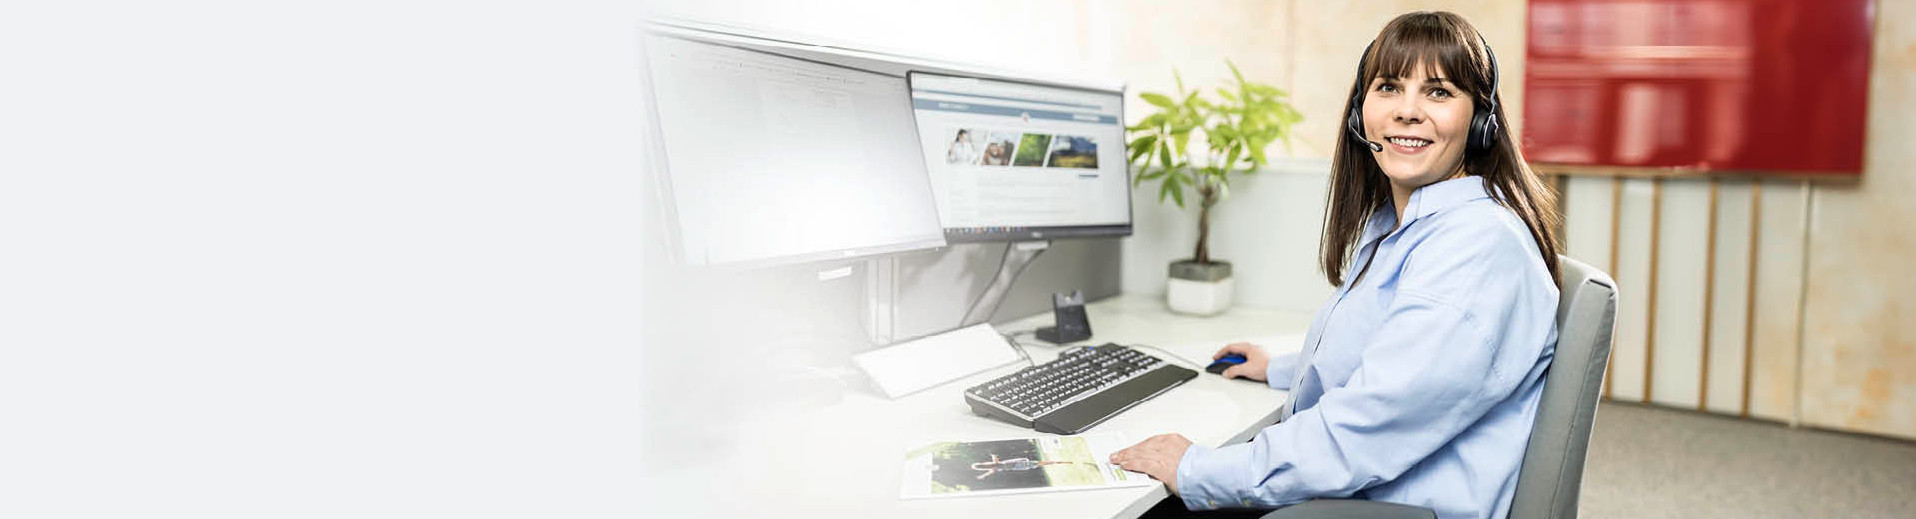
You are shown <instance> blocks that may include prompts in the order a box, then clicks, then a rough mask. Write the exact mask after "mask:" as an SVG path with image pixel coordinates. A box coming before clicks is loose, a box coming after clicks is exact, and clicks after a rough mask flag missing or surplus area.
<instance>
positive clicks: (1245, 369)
mask: <svg viewBox="0 0 1916 519" xmlns="http://www.w3.org/2000/svg"><path fill="white" fill-rule="evenodd" d="M1252 374H1257V370H1254V369H1251V367H1250V366H1246V365H1243V364H1238V365H1236V366H1231V367H1229V368H1224V378H1259V379H1261V378H1263V377H1252V376H1251V375H1252Z"/></svg>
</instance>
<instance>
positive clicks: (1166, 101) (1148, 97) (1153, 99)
mask: <svg viewBox="0 0 1916 519" xmlns="http://www.w3.org/2000/svg"><path fill="white" fill-rule="evenodd" d="M1138 97H1141V98H1144V102H1147V103H1151V104H1154V105H1158V106H1159V107H1162V108H1177V103H1175V102H1172V101H1171V98H1169V97H1165V95H1164V94H1159V93H1156V92H1145V93H1142V94H1138Z"/></svg>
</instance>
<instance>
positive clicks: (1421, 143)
mask: <svg viewBox="0 0 1916 519" xmlns="http://www.w3.org/2000/svg"><path fill="white" fill-rule="evenodd" d="M1390 142H1391V143H1393V144H1396V145H1398V146H1405V147H1410V148H1422V147H1425V146H1429V145H1430V141H1427V140H1423V139H1412V138H1408V137H1392V138H1391V139H1390Z"/></svg>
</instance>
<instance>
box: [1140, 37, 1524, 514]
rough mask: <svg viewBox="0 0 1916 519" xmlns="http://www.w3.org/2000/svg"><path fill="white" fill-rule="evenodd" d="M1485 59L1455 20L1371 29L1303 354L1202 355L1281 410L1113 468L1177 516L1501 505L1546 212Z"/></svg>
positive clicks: (1157, 443) (1157, 447)
mask: <svg viewBox="0 0 1916 519" xmlns="http://www.w3.org/2000/svg"><path fill="white" fill-rule="evenodd" d="M1495 60H1496V58H1495V56H1494V55H1493V54H1491V52H1490V49H1489V47H1488V46H1487V45H1485V44H1484V43H1483V38H1482V36H1481V35H1479V34H1478V33H1477V31H1476V29H1474V28H1472V27H1471V26H1470V24H1469V23H1467V22H1465V21H1464V20H1463V19H1462V18H1461V17H1458V16H1457V15H1454V14H1450V13H1442V12H1438V13H1412V14H1407V15H1403V16H1400V17H1398V18H1397V19H1395V20H1392V21H1391V22H1390V24H1388V25H1386V26H1385V27H1384V30H1383V31H1382V32H1381V33H1380V34H1379V35H1378V36H1377V38H1376V39H1375V40H1374V41H1373V42H1372V43H1371V46H1370V47H1369V48H1367V49H1366V50H1365V53H1364V56H1363V59H1362V61H1361V62H1360V63H1359V66H1358V73H1357V80H1356V81H1355V82H1354V83H1353V84H1352V86H1351V101H1350V104H1349V105H1348V106H1347V109H1346V113H1347V114H1348V117H1349V119H1350V120H1349V121H1347V128H1346V135H1345V137H1344V138H1343V139H1341V140H1340V142H1339V144H1338V145H1337V148H1336V151H1335V154H1336V157H1335V159H1334V160H1333V161H1332V163H1331V182H1330V183H1331V186H1330V193H1329V195H1328V196H1327V199H1328V204H1327V208H1326V210H1325V225H1324V236H1323V243H1322V245H1321V251H1320V252H1321V256H1322V258H1321V260H1322V267H1323V269H1324V272H1325V275H1326V277H1328V278H1329V279H1330V282H1331V284H1332V285H1334V286H1336V287H1337V290H1336V292H1335V294H1333V295H1332V296H1331V299H1330V301H1329V302H1328V303H1326V304H1325V306H1324V307H1323V308H1322V309H1320V310H1319V311H1318V313H1317V318H1316V319H1315V320H1314V321H1313V323H1312V325H1311V329H1310V333H1309V334H1308V335H1307V336H1306V338H1305V343H1304V346H1303V351H1301V352H1299V353H1297V354H1294V355H1287V356H1284V357H1279V358H1271V357H1270V356H1269V355H1268V354H1267V353H1265V351H1264V349H1263V348H1261V347H1258V346H1255V345H1250V344H1245V343H1237V344H1231V345H1229V346H1225V347H1224V349H1222V350H1220V351H1218V352H1217V355H1216V356H1217V357H1223V356H1224V355H1227V354H1231V353H1237V354H1242V355H1244V356H1245V357H1246V358H1247V359H1248V360H1247V361H1246V362H1245V363H1243V364H1240V365H1238V366H1236V367H1233V368H1231V369H1230V370H1229V371H1226V372H1225V373H1224V375H1225V376H1226V377H1245V378H1250V379H1255V380H1266V381H1268V383H1269V384H1270V386H1271V387H1272V388H1275V389H1288V390H1290V391H1291V395H1290V396H1291V399H1290V402H1289V403H1288V404H1286V406H1285V408H1284V409H1283V410H1281V411H1280V412H1279V416H1280V417H1282V419H1281V421H1280V422H1279V423H1277V424H1276V425H1272V426H1270V427H1267V428H1265V429H1264V430H1263V431H1262V432H1260V433H1259V434H1258V435H1257V437H1256V439H1255V440H1254V441H1252V442H1250V443H1246V444H1240V445H1232V446H1227V447H1222V448H1217V449H1212V448H1208V447H1204V446H1197V445H1192V444H1191V442H1190V440H1187V439H1185V438H1184V437H1183V436H1180V435H1175V434H1170V435H1160V436H1156V437H1153V438H1151V439H1149V440H1146V441H1144V442H1141V443H1139V444H1138V445H1135V446H1132V447H1130V448H1127V449H1125V450H1123V451H1119V452H1117V453H1115V454H1113V455H1112V462H1114V463H1118V464H1120V465H1122V466H1123V467H1124V468H1126V469H1130V470H1134V471H1139V472H1144V473H1146V474H1149V475H1150V476H1152V477H1154V478H1157V479H1158V480H1160V481H1163V482H1165V483H1166V485H1168V486H1170V487H1171V490H1172V492H1175V493H1177V494H1178V495H1179V497H1180V498H1181V499H1182V501H1183V504H1184V505H1185V507H1187V508H1189V509H1192V510H1205V509H1215V508H1273V507H1279V506H1283V505H1289V504H1293V503H1298V502H1302V501H1306V500H1310V499H1315V498H1349V497H1355V498H1362V499H1373V500H1380V501H1392V502H1398V503H1405V504H1410V505H1416V506H1422V507H1428V508H1431V509H1434V510H1436V511H1437V514H1438V515H1439V516H1440V517H1444V518H1502V517H1504V516H1505V515H1506V514H1507V512H1508V510H1509V508H1510V502H1511V499H1512V496H1513V495H1514V491H1515V489H1516V481H1517V470H1518V466H1519V464H1520V463H1521V462H1522V460H1523V453H1524V446H1525V444H1526V443H1527V441H1528V439H1529V435H1530V427H1531V424H1532V422H1533V420H1534V418H1535V414H1536V411H1537V404H1538V399H1539V398H1540V397H1541V395H1542V392H1543V372H1544V368H1546V367H1548V366H1549V365H1550V359H1551V355H1552V354H1553V352H1554V351H1555V347H1556V341H1557V337H1556V326H1555V318H1556V307H1557V283H1556V280H1557V278H1558V277H1559V273H1558V272H1557V262H1556V255H1557V251H1558V246H1557V241H1556V236H1554V234H1553V231H1552V230H1553V229H1554V228H1555V226H1556V220H1557V218H1558V217H1557V216H1556V207H1555V204H1556V202H1555V200H1554V198H1553V197H1552V196H1551V195H1550V193H1549V191H1547V190H1546V189H1544V187H1543V184H1542V182H1541V181H1540V180H1539V179H1538V178H1537V177H1536V175H1535V174H1533V173H1532V172H1531V171H1530V169H1529V168H1528V167H1527V166H1526V165H1525V164H1524V162H1523V158H1522V157H1521V156H1519V155H1518V153H1517V149H1516V145H1515V143H1513V142H1512V141H1511V138H1510V135H1509V134H1508V132H1507V131H1505V129H1504V127H1503V126H1502V125H1500V124H1498V123H1499V122H1500V121H1502V120H1503V115H1504V114H1503V110H1502V109H1501V108H1500V106H1501V103H1500V102H1499V99H1498V98H1497V94H1496V81H1497V79H1496V68H1495V67H1496V61H1495ZM1473 127H1474V128H1473ZM1473 137H1474V138H1473Z"/></svg>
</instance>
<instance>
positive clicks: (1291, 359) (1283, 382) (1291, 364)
mask: <svg viewBox="0 0 1916 519" xmlns="http://www.w3.org/2000/svg"><path fill="white" fill-rule="evenodd" d="M1298 356H1299V354H1298V353H1297V352H1291V353H1286V354H1283V355H1278V356H1276V357H1271V362H1270V364H1268V365H1265V366H1264V382H1265V383H1266V384H1269V385H1270V386H1271V389H1275V390H1278V391H1290V390H1291V377H1293V376H1295V375H1297V358H1298Z"/></svg>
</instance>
